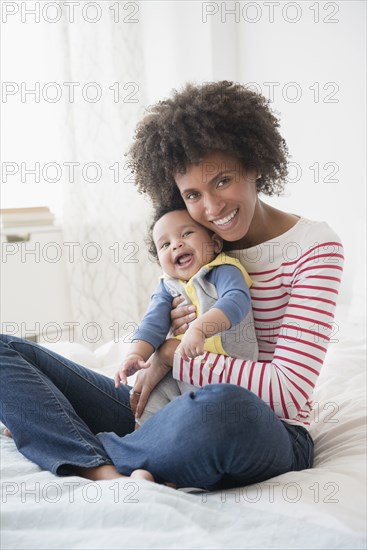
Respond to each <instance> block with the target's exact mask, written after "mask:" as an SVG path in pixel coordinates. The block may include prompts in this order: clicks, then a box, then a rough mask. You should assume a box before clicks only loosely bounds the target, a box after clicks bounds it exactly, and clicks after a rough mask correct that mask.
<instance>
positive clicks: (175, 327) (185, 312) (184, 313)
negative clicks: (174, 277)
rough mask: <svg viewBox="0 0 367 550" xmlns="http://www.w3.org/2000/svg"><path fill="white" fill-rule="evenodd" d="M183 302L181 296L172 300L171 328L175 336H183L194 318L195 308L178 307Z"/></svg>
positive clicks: (189, 306) (190, 306)
mask: <svg viewBox="0 0 367 550" xmlns="http://www.w3.org/2000/svg"><path fill="white" fill-rule="evenodd" d="M184 300H185V298H184V297H183V296H177V297H176V298H173V300H172V310H171V326H172V331H173V334H174V335H175V336H178V335H179V334H185V332H186V331H187V329H188V326H189V323H191V321H193V320H194V319H195V318H196V307H195V306H193V305H192V304H191V305H188V306H180V304H181V303H182V302H183V301H184Z"/></svg>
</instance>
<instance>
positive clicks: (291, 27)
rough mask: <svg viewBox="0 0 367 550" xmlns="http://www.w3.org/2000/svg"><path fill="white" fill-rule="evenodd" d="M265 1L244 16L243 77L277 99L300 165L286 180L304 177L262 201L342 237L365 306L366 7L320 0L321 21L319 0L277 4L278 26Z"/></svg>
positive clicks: (349, 282)
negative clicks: (321, 223)
mask: <svg viewBox="0 0 367 550" xmlns="http://www.w3.org/2000/svg"><path fill="white" fill-rule="evenodd" d="M241 4H242V5H243V4H244V3H241ZM267 4H269V2H259V3H258V5H259V7H260V9H258V10H255V9H251V10H248V11H247V12H241V14H240V18H239V21H238V23H237V27H236V28H237V36H238V59H239V65H238V69H239V70H238V80H239V81H241V82H243V83H248V82H254V83H256V84H257V86H258V88H259V89H261V91H262V92H263V93H264V95H266V96H267V97H268V98H269V99H272V100H273V103H272V106H273V108H275V109H276V111H278V113H280V116H281V131H282V134H283V136H284V137H285V138H286V140H287V143H288V147H289V150H290V153H291V155H292V159H291V160H292V162H295V163H297V166H295V168H293V169H292V170H291V172H290V176H291V179H293V180H298V181H296V182H295V183H289V184H288V187H287V190H286V194H285V196H284V197H282V198H271V199H270V198H267V199H265V200H267V201H269V202H271V204H273V205H274V206H276V207H278V208H280V209H284V210H287V211H290V212H293V213H296V214H301V215H303V216H306V217H309V218H311V219H315V220H325V221H327V222H328V223H329V225H331V226H332V227H333V228H334V229H335V230H336V231H337V233H338V234H339V235H340V237H341V238H342V241H343V243H344V246H345V254H346V267H345V282H344V287H343V294H344V300H349V299H350V298H351V296H350V293H351V290H352V287H354V288H355V289H357V292H358V295H359V301H360V303H361V307H363V305H362V304H364V303H365V300H363V293H364V294H365V247H366V233H365V205H366V191H365V190H366V173H365V151H366V142H365V120H366V110H365V98H366V85H365V67H366V54H365V21H366V17H365V16H366V4H365V2H350V1H348V2H344V1H342V2H329V3H326V2H319V3H318V4H319V17H318V18H319V22H317V13H316V12H315V2H280V5H279V6H274V13H273V22H271V18H270V15H271V14H270V8H269V6H268V5H267ZM275 4H276V3H275ZM287 6H288V7H287ZM312 6H313V8H312ZM285 8H286V9H285ZM222 15H225V14H222ZM246 19H247V20H246ZM257 19H258V20H257ZM250 20H253V21H255V20H257V21H256V22H253V23H250V22H249V21H250ZM290 20H292V21H294V22H293V23H291V22H289V21H290ZM326 20H329V21H330V22H326ZM331 21H337V22H331ZM265 83H268V84H265ZM270 83H272V84H270ZM275 83H278V84H279V85H276V84H275ZM290 83H295V84H290ZM310 87H312V88H313V89H310ZM271 90H273V96H272V95H271V93H272V92H271ZM298 96H299V98H298V100H295V99H296V98H297V97H298ZM315 163H317V164H315ZM327 163H332V164H329V165H326V164H327ZM325 165H326V166H325ZM311 166H313V167H314V168H313V169H310V167H311ZM317 166H318V167H319V176H318V180H319V181H317V176H316V172H315V170H316V167H317ZM332 172H333V174H332ZM332 180H334V181H332Z"/></svg>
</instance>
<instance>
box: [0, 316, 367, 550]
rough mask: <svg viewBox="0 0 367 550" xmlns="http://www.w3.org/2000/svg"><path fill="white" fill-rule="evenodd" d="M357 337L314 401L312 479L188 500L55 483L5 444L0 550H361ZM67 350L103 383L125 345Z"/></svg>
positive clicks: (121, 487)
mask: <svg viewBox="0 0 367 550" xmlns="http://www.w3.org/2000/svg"><path fill="white" fill-rule="evenodd" d="M363 328H364V327H363V326H361V325H350V326H349V327H348V330H345V329H344V331H343V332H341V331H339V333H338V335H337V339H338V342H336V343H334V344H332V345H331V347H330V350H329V352H328V356H327V361H326V364H325V366H324V368H323V370H322V373H321V376H320V379H319V382H318V385H317V389H316V392H315V421H314V423H313V424H312V427H311V434H312V436H313V438H314V441H315V449H316V460H315V466H314V468H312V469H311V470H304V471H302V472H290V473H288V474H285V475H282V476H278V477H276V478H273V479H271V480H269V481H267V482H264V483H261V484H257V485H252V486H249V487H244V488H237V489H233V490H228V491H218V492H216V493H210V494H208V493H201V494H200V493H199V494H185V493H184V492H182V491H175V490H173V489H170V488H167V487H165V486H160V485H156V484H152V483H149V482H144V481H141V482H133V483H132V482H129V481H125V480H122V481H120V480H119V481H113V482H111V481H105V482H99V483H98V484H97V483H92V482H88V481H87V480H84V479H82V478H79V477H68V478H58V477H56V476H53V475H52V474H50V473H48V472H45V471H41V470H40V469H39V468H38V467H37V466H36V465H34V464H33V463H31V462H29V461H28V460H27V459H25V458H24V457H23V456H22V455H20V453H18V451H17V450H16V448H15V446H14V443H13V441H12V440H11V439H8V438H5V437H4V436H1V445H2V446H1V476H2V478H1V479H2V500H1V502H2V505H1V508H2V510H1V512H2V521H1V528H2V534H1V548H2V549H13V548H17V549H27V550H30V549H42V548H47V549H64V548H65V549H66V548H70V549H86V548H88V549H95V548H108V549H115V548H139V549H140V548H188V549H189V548H213V549H214V548H215V549H217V548H218V549H219V548H220V549H222V548H223V549H224V548H233V549H234V548H248V549H250V548H251V549H264V548H269V549H281V548H282V549H288V548H289V549H290V548H292V549H305V550H306V549H311V548H312V549H319V548H320V549H325V550H326V549H328V550H331V549H339V548H340V549H344V548H345V549H359V548H365V547H366V540H365V526H366V520H365V518H366V499H365V487H366V462H365V450H366V439H365V434H366V424H365V418H366V412H365V404H366V402H365V387H366V380H365V332H364V330H363ZM61 346H62V344H61ZM67 347H68V346H67ZM67 347H65V348H64V350H62V349H61V347H60V346H57V348H58V349H56V348H55V351H57V352H59V353H63V351H64V354H65V355H67V356H69V357H70V358H72V359H73V360H79V362H81V363H83V364H86V365H87V366H90V367H91V368H97V369H98V370H101V371H102V372H106V373H108V374H113V372H114V370H115V368H116V366H118V363H119V362H120V360H121V356H122V354H123V353H124V350H125V345H123V344H120V345H119V344H110V345H105V346H103V348H101V349H100V350H96V352H94V353H92V352H89V351H88V350H83V349H82V348H81V347H78V348H77V349H75V348H73V349H71V348H70V347H69V348H68V349H66V348H67ZM76 356H77V357H76Z"/></svg>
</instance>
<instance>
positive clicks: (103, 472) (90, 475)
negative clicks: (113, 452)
mask: <svg viewBox="0 0 367 550" xmlns="http://www.w3.org/2000/svg"><path fill="white" fill-rule="evenodd" d="M74 471H75V473H76V475H78V476H80V477H85V478H86V479H91V480H92V481H100V480H102V479H117V478H119V477H124V478H125V479H129V478H132V479H146V480H147V481H153V482H154V477H153V476H152V474H151V473H150V472H148V470H134V471H133V472H132V474H131V475H130V476H124V475H122V474H120V472H118V471H117V470H116V468H115V466H113V465H112V464H105V465H104V466H97V467H96V468H74Z"/></svg>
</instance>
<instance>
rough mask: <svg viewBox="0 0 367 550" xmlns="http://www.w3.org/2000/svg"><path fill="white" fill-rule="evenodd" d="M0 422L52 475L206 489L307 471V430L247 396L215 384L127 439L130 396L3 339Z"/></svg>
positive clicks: (37, 349)
mask: <svg viewBox="0 0 367 550" xmlns="http://www.w3.org/2000/svg"><path fill="white" fill-rule="evenodd" d="M0 357H1V369H0V373H1V376H0V382H1V390H0V391H1V420H2V422H3V423H4V424H5V425H6V426H7V427H8V428H9V429H10V431H11V432H12V434H13V438H14V441H15V444H16V446H17V448H18V449H19V451H20V452H21V453H22V454H23V455H24V456H26V457H27V458H29V459H30V460H32V461H33V462H35V463H37V464H38V465H39V466H40V467H41V468H44V469H46V470H50V471H51V472H53V473H55V474H58V475H67V474H72V473H73V467H75V466H82V467H95V466H99V465H103V464H111V463H113V464H114V465H115V466H116V468H117V470H118V471H119V472H120V473H122V474H125V475H130V474H131V472H132V471H133V470H135V469H138V468H143V469H147V470H149V471H150V472H151V473H152V474H153V476H154V478H155V479H156V481H158V482H160V483H161V482H171V483H175V484H176V485H177V486H178V487H185V486H195V487H202V488H205V489H208V490H215V489H220V488H229V487H235V486H242V485H248V484H251V483H256V482H260V481H263V480H266V479H269V478H270V477H274V476H277V475H279V474H282V473H285V472H288V471H291V470H302V469H305V468H310V467H311V466H312V461H313V443H312V439H311V437H310V435H309V434H308V432H307V431H306V430H305V429H304V428H302V427H299V426H291V425H289V424H286V423H285V422H282V421H281V420H279V419H278V418H277V417H276V416H275V414H274V413H273V411H272V410H271V409H270V408H269V407H268V405H267V404H266V403H265V402H263V401H262V400H261V399H259V397H257V396H256V395H255V394H254V393H252V392H250V391H248V390H246V389H244V388H241V387H238V386H234V385H230V384H213V385H210V386H205V387H204V388H200V389H197V390H195V391H192V392H189V393H185V394H183V395H181V396H180V397H177V398H176V399H175V400H174V401H172V402H171V403H169V404H168V405H166V406H165V407H164V408H163V409H161V410H160V411H158V412H157V413H156V414H155V415H154V416H152V417H151V418H149V419H148V420H147V421H146V422H145V423H144V424H143V426H142V427H141V428H139V429H138V430H137V431H135V432H133V429H134V415H133V413H132V411H131V409H130V404H129V392H128V388H126V387H125V386H123V385H121V387H120V388H119V389H116V388H115V386H114V381H113V380H112V379H110V378H107V377H105V376H103V375H101V374H98V373H96V372H94V371H91V370H89V369H87V368H84V367H81V366H80V365H77V364H76V363H74V362H72V361H70V360H68V359H65V358H64V357H62V356H60V355H58V354H56V353H53V352H51V351H49V350H47V349H45V348H42V347H41V346H39V345H37V344H34V343H33V342H30V341H28V340H22V339H19V338H16V337H13V336H1V337H0Z"/></svg>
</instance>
